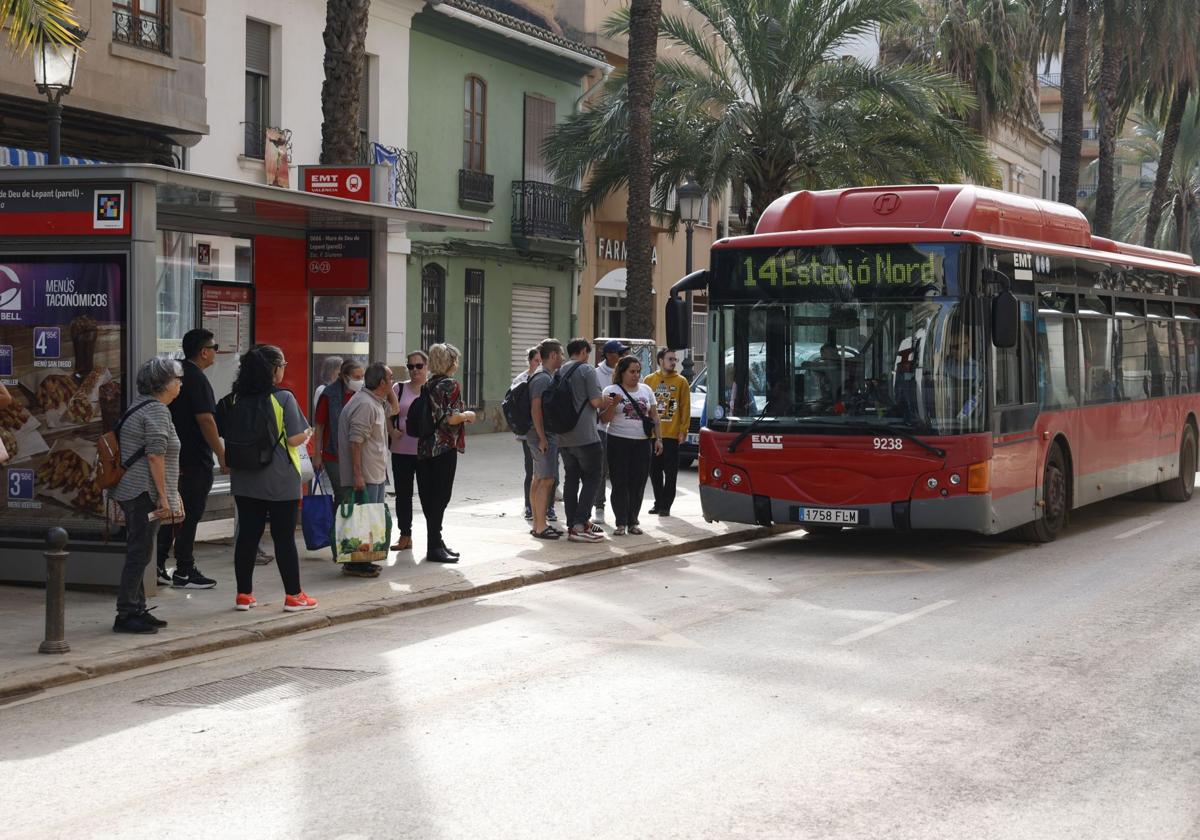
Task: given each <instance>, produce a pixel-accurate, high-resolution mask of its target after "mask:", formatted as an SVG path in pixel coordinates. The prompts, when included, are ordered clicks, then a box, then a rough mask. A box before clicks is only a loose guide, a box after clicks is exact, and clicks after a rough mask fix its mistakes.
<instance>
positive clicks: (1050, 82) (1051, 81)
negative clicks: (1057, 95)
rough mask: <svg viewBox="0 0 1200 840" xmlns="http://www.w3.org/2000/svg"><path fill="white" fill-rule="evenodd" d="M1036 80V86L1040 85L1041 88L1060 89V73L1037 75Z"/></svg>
mask: <svg viewBox="0 0 1200 840" xmlns="http://www.w3.org/2000/svg"><path fill="white" fill-rule="evenodd" d="M1037 80H1038V84H1039V85H1041V86H1042V87H1053V88H1060V87H1062V74H1061V73H1038V77H1037Z"/></svg>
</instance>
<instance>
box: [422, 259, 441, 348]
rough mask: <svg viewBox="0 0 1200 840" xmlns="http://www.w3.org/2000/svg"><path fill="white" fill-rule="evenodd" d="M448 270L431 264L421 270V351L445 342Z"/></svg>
mask: <svg viewBox="0 0 1200 840" xmlns="http://www.w3.org/2000/svg"><path fill="white" fill-rule="evenodd" d="M445 311H446V269H444V268H442V267H441V266H440V265H438V264H437V263H430V264H429V265H427V266H425V268H423V269H422V270H421V349H422V350H426V351H428V350H429V348H430V347H432V346H433V345H435V344H440V343H441V342H443V341H445V340H446V339H445V334H446V317H445Z"/></svg>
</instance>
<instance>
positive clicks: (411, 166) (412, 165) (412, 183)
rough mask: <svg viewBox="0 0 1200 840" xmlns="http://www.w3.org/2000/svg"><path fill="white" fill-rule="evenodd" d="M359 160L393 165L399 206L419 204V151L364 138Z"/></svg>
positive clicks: (373, 163)
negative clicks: (411, 150)
mask: <svg viewBox="0 0 1200 840" xmlns="http://www.w3.org/2000/svg"><path fill="white" fill-rule="evenodd" d="M359 160H360V161H361V162H362V163H363V164H366V165H377V164H378V165H384V166H391V167H392V172H393V175H394V182H393V184H392V188H393V193H392V194H393V195H394V197H395V201H396V206H397V207H416V206H417V153H416V152H410V151H409V150H408V149H400V148H397V147H396V146H385V145H384V144H383V143H377V142H375V141H374V140H366V139H364V140H363V143H362V146H361V148H360V149H359Z"/></svg>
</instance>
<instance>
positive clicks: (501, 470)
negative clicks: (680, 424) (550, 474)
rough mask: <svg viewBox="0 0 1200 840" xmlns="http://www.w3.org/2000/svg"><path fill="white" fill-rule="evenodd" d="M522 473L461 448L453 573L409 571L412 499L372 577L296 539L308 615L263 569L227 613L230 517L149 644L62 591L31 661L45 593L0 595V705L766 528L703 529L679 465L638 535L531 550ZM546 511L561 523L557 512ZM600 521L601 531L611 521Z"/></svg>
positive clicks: (514, 449) (91, 596)
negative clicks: (195, 580)
mask: <svg viewBox="0 0 1200 840" xmlns="http://www.w3.org/2000/svg"><path fill="white" fill-rule="evenodd" d="M522 478H523V473H522V461H521V451H520V448H519V446H518V445H517V443H516V442H515V441H514V440H513V438H512V436H510V435H506V434H490V435H477V436H473V437H471V438H470V439H469V440H468V442H467V452H466V454H465V455H463V456H461V458H460V461H459V467H458V475H457V477H456V481H455V488H454V500H453V501H452V502H451V505H450V509H449V510H448V511H447V513H446V520H445V534H446V538H447V542H448V543H450V545H451V546H453V547H454V548H455V549H457V550H459V551H461V552H462V555H463V557H462V560H461V561H460V562H458V563H457V564H454V565H441V564H428V565H426V564H424V563H421V562H420V559H421V558H422V557H423V556H424V543H425V533H424V520H423V519H422V518H421V515H420V512H419V504H418V502H417V500H416V499H414V505H416V506H417V508H418V510H417V512H416V514H415V517H414V519H415V521H414V528H413V532H414V533H413V537H414V547H415V548H416V549H417V550H416V552H413V551H403V552H393V553H392V554H391V556H390V557H389V558H388V562H387V565H386V567H385V568H384V571H383V574H382V575H380V576H379V577H378V578H375V579H362V578H351V577H347V576H345V575H343V574H342V573H341V570H340V568H339V567H338V566H336V565H334V563H333V562H332V555H331V552H330V550H329V549H322V550H320V551H308V550H306V549H305V548H304V541H303V538H302V537H299V535H298V539H297V543H298V545H299V547H300V574H301V580H302V581H303V585H304V590H305V591H306V592H307V593H308V594H309V595H311V596H313V597H314V598H316V599H318V601H319V602H320V606H319V607H318V608H317V609H316V610H313V611H311V612H306V613H298V614H297V613H285V612H283V609H282V606H283V594H284V593H283V587H282V584H281V583H280V580H279V573H278V571H277V570H276V568H275V566H274V564H271V565H267V566H259V567H257V568H256V570H255V587H254V594H255V596H256V597H257V598H258V602H259V606H258V608H257V609H254V610H251V611H249V612H237V611H235V610H234V609H233V598H234V594H235V589H234V585H233V549H232V547H231V544H232V535H233V521H232V520H221V521H216V522H209V523H204V524H203V525H202V526H201V530H200V538H201V539H202V540H203V542H202V543H198V544H197V546H196V563H197V566H199V568H201V569H202V570H203V571H204V573H205V574H206V575H208V576H209V577H212V578H215V579H216V580H217V581H218V583H217V587H216V589H212V590H201V591H196V590H177V589H171V588H160V589H159V593H158V596H157V597H155V598H153V599H151V606H155V607H157V608H158V609H157V610H156V611H155V615H157V616H158V617H160V618H162V619H165V620H167V621H169V622H170V626H169V627H166V628H164V629H163V630H160V631H159V632H158V634H157V635H152V636H131V635H124V634H118V633H113V632H112V622H113V616H114V614H115V609H114V597H115V596H114V595H112V594H108V593H93V592H74V591H69V592H68V593H67V622H66V623H67V641H68V642H69V643H70V645H71V651H70V652H69V653H67V654H63V655H58V656H52V655H44V654H39V653H37V648H38V644H39V643H40V642H41V640H42V637H43V630H44V616H45V591H44V590H42V589H38V588H31V587H15V586H6V587H0V626H3V627H5V629H6V633H5V634H4V635H3V637H2V638H0V700H3V699H4V698H6V697H14V696H20V695H24V694H28V693H32V692H36V691H40V690H44V689H46V688H50V687H52V686H55V685H63V684H66V683H71V682H78V681H81V680H86V679H90V678H92V677H98V676H103V675H105V674H111V673H116V672H119V671H125V670H131V669H134V668H140V667H143V666H146V665H153V664H157V663H160V662H166V661H169V660H172V659H178V658H181V657H184V656H191V655H194V654H199V653H205V652H208V651H211V650H216V649H220V648H225V647H234V646H238V645H243V644H250V643H252V642H258V641H263V640H267V639H274V638H278V637H281V636H286V635H290V634H293V633H301V632H304V631H306V630H312V629H316V628H320V627H328V626H330V625H333V624H340V623H343V622H347V621H354V620H359V619H366V618H378V617H380V616H384V615H388V614H391V613H395V612H401V611H404V610H411V609H416V608H418V607H426V606H432V605H435V604H441V603H446V602H448V601H453V600H458V599H462V598H472V597H478V596H481V595H486V594H489V593H491V592H498V591H501V590H504V589H513V588H516V587H519V586H527V585H530V584H534V583H541V582H544V581H549V580H555V579H557V578H562V577H568V576H570V575H576V574H583V573H585V572H591V571H597V570H600V569H605V568H611V567H614V566H619V565H623V564H627V563H634V562H639V561H642V560H650V559H656V558H659V557H664V556H673V555H677V554H683V553H686V552H690V551H696V550H700V549H704V548H711V547H715V546H719V545H728V544H731V543H737V542H743V541H745V540H749V539H756V538H759V537H762V536H765V535H767V534H770V533H774V530H773V529H770V528H755V527H751V526H744V525H731V524H723V523H714V524H709V523H706V522H705V521H704V519H703V518H702V517H701V515H700V500H699V496H698V494H697V491H696V472H695V470H694V469H693V470H682V471H680V474H679V497H678V499H677V500H676V503H675V505H674V507H673V510H672V513H673V515H672V516H671V517H669V518H665V519H660V518H659V517H657V516H650V515H648V514H646V513H645V510H648V509H649V508H650V506H651V504H652V497H651V493H650V488H649V487H647V488H646V495H647V500H646V502H645V503H644V504H643V513H642V527H643V528H644V529H645V531H646V533H645V535H643V536H640V537H621V538H610V539H608V540H606V541H605V542H603V543H596V544H586V543H569V542H567V540H566V538H565V537H564V538H563V539H561V540H557V541H553V542H543V541H539V540H535V539H534V538H533V537H532V536H530V535H529V525H528V523H526V522H525V520H524V519H523V518H522V515H521V514H522V507H523V502H522V498H521V481H522ZM389 501H390V500H389ZM556 507H557V510H558V513H559V516H560V518H561V517H562V516H563V510H562V503H561V502H559V503H557V505H556ZM608 523H609V526H610V527H607V528H606V529H605V530H606V531H609V532H611V530H612V528H611V524H612V514H611V512H609V514H608ZM561 524H562V523H561V522H560V525H561Z"/></svg>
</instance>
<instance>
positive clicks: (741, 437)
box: [726, 400, 771, 452]
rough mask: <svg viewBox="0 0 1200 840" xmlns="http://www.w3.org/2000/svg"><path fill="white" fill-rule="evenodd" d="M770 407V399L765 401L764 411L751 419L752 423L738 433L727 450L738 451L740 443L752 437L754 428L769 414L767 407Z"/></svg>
mask: <svg viewBox="0 0 1200 840" xmlns="http://www.w3.org/2000/svg"><path fill="white" fill-rule="evenodd" d="M770 407H771V403H770V401H769V400H768V401H767V402H765V403H764V405H763V407H762V411H760V412H758V414H757V416H755V418H754V419H753V420H751V421H750V425H749V426H747V427H746V428H745V429H743V430H742V431H741V432H740V433H739V434H738V436H737V437H735V438H734V439H733V442H732V443H731V444H729V448H728V449H727V450H726V451H727V452H737V448H738V444H739V443H741V442H742V441H744V440H745V439H746V438H748V437H750V433H751V432H753V431H754V429H755V428H756V427H757V426H758V424H759V422H760V421H761V420H762V419H763V418H764V417H766V416H767V409H768V408H770Z"/></svg>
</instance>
